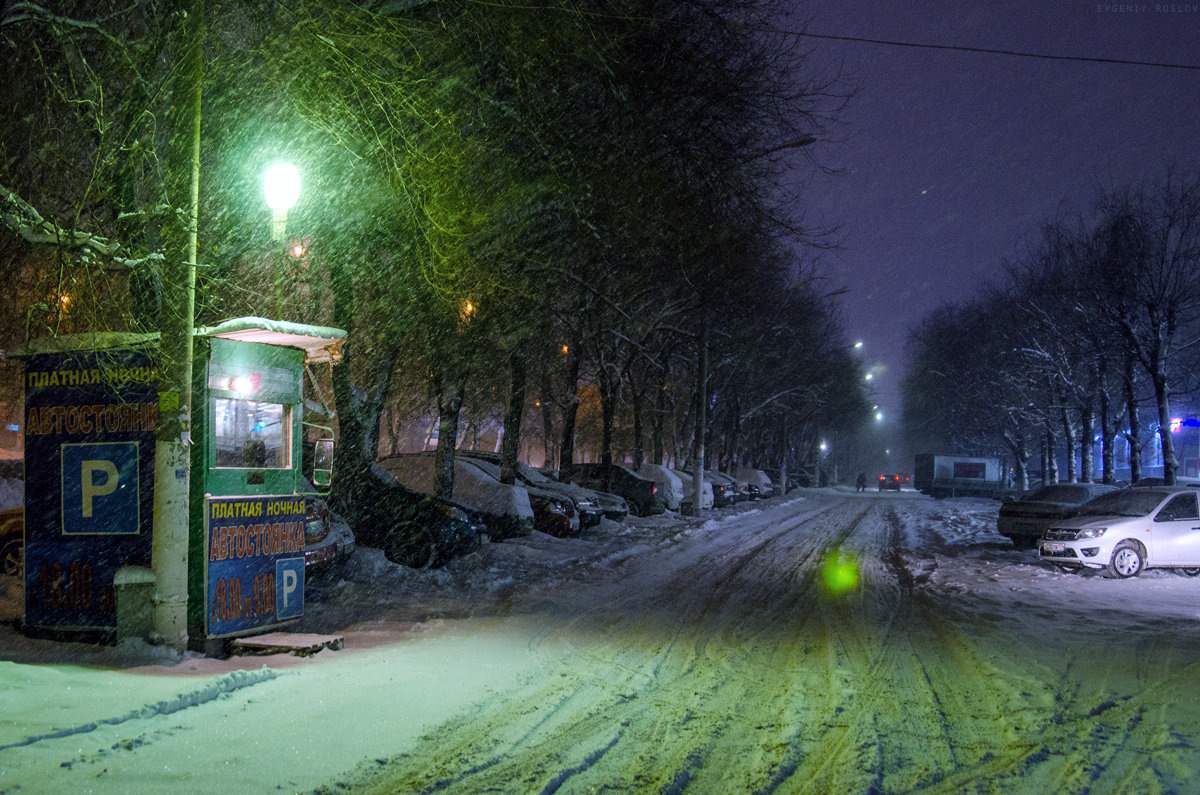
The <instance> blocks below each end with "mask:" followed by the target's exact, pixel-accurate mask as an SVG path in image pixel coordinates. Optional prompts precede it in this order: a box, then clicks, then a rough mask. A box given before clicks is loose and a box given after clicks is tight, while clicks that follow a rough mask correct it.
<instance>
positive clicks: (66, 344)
mask: <svg viewBox="0 0 1200 795" xmlns="http://www.w3.org/2000/svg"><path fill="white" fill-rule="evenodd" d="M195 335H196V336H198V337H220V338H222V339H229V340H239V341H241V342H258V343H262V344H264V345H278V346H282V347H286V348H299V349H300V350H302V351H304V363H305V364H311V363H313V362H329V363H330V364H336V363H337V362H339V361H341V358H342V345H343V344H344V343H345V341H346V332H345V331H343V330H342V329H340V328H332V327H330V326H310V325H308V324H305V323H291V322H289V321H286V320H269V319H267V318H264V317H236V318H233V319H232V320H226V321H224V322H222V323H218V324H217V325H215V326H203V327H200V328H197V329H196V330H195ZM157 340H158V333H157V332H151V333H136V332H131V331H100V332H95V333H90V334H64V335H62V336H58V337H42V338H41V339H36V340H31V341H30V342H29V343H28V344H27V345H24V346H22V347H20V348H18V349H17V350H16V351H15V352H14V353H15V355H17V356H32V355H37V354H41V353H64V352H67V351H81V350H104V349H109V348H127V347H134V346H137V345H144V344H151V343H154V342H156V341H157Z"/></svg>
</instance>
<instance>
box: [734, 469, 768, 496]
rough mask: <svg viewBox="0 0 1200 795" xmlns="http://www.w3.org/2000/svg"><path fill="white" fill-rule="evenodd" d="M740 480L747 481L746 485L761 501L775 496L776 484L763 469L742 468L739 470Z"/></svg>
mask: <svg viewBox="0 0 1200 795" xmlns="http://www.w3.org/2000/svg"><path fill="white" fill-rule="evenodd" d="M737 476H738V479H739V480H744V481H746V485H747V486H748V487H749V488H750V493H751V494H753V495H754V496H755V497H757V498H759V499H763V500H765V499H768V498H770V497H774V496H775V483H774V481H772V480H771V476H770V475H768V474H767V473H766V472H763V471H762V470H761V469H752V468H750V467H740V468H739V469H738V470H737Z"/></svg>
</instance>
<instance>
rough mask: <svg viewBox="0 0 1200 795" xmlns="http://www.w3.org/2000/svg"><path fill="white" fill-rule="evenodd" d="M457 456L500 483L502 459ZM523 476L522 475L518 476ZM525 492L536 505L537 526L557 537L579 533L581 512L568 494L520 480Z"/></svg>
mask: <svg viewBox="0 0 1200 795" xmlns="http://www.w3.org/2000/svg"><path fill="white" fill-rule="evenodd" d="M457 458H463V459H465V460H466V461H467V462H470V465H471V466H474V467H478V468H479V469H481V470H482V471H483V472H484V473H485V474H487V475H488V476H489V477H491V478H493V479H495V481H496V482H497V483H500V482H501V481H500V464H499V462H495V463H493V462H491V461H485V460H484V459H482V458H475V457H471V456H470V455H464V454H462V453H459V454H457V455H456V460H457ZM518 480H519V479H518ZM520 485H521V486H523V487H524V489H525V493H526V494H528V495H529V505H530V507H532V508H533V528H534V529H535V530H537V531H539V532H542V533H545V534H546V535H551V536H555V537H557V538H570V537H571V536H577V535H579V515H578V514H577V513H576V512H575V501H574V500H572V499H571V498H570V497H568V496H567V495H565V494H561V493H559V492H558V491H556V490H553V489H544V488H540V487H538V486H533V485H530V484H529V483H526V482H523V481H520Z"/></svg>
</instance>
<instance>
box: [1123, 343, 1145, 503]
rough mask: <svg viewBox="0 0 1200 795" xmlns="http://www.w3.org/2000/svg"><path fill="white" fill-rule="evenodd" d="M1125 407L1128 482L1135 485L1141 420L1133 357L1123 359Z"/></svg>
mask: <svg viewBox="0 0 1200 795" xmlns="http://www.w3.org/2000/svg"><path fill="white" fill-rule="evenodd" d="M1125 405H1126V407H1127V408H1126V410H1127V412H1128V413H1129V482H1130V483H1137V482H1138V481H1139V480H1141V479H1142V418H1141V416H1140V415H1139V414H1138V401H1137V377H1136V375H1135V374H1134V369H1133V357H1126V359H1125Z"/></svg>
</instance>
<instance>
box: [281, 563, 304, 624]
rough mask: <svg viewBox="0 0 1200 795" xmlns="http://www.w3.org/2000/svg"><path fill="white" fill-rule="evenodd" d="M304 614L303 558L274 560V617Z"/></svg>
mask: <svg viewBox="0 0 1200 795" xmlns="http://www.w3.org/2000/svg"><path fill="white" fill-rule="evenodd" d="M302 615H304V558H302V557H301V558H283V559H281V560H276V561H275V617H276V618H279V619H284V618H299V617H300V616H302Z"/></svg>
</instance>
